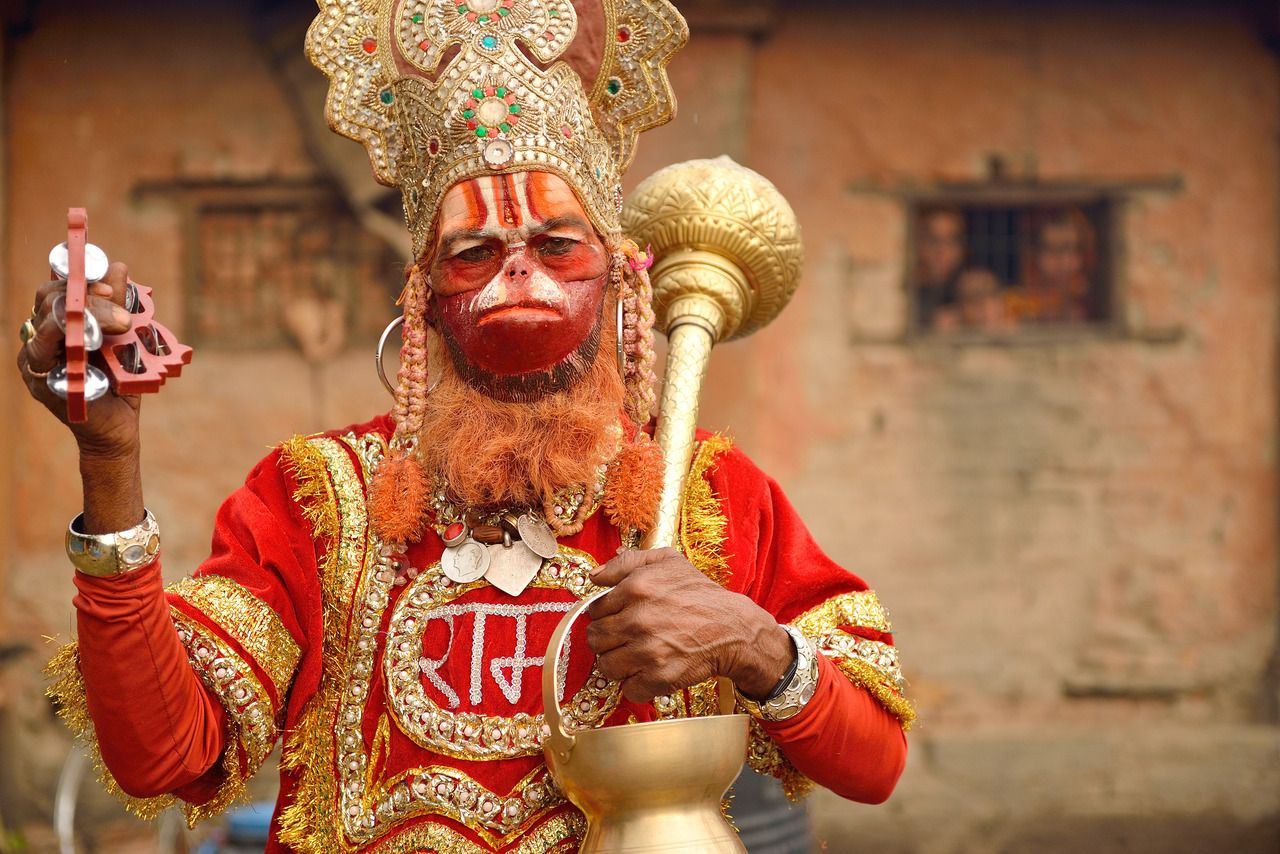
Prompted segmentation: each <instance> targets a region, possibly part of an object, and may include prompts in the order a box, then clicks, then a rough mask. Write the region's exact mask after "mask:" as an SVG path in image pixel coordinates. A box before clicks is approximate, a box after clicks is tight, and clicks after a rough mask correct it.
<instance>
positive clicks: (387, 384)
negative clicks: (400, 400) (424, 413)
mask: <svg viewBox="0 0 1280 854" xmlns="http://www.w3.org/2000/svg"><path fill="white" fill-rule="evenodd" d="M403 325H404V315H403V314H402V315H400V316H399V317H397V318H396V319H395V320H393V321H391V322H390V323H388V324H387V328H386V329H384V330H382V337H381V338H379V339H378V350H377V352H376V353H375V354H374V357H373V363H374V366H375V367H377V369H378V379H380V380H382V387H383V388H385V389H386V390H387V392H388V393H389V394H390V395H391V396H392V397H395V396H396V388H395V386H393V385H392V384H391V381H390V380H388V379H387V371H386V368H384V367H383V365H382V356H383V351H385V350H386V349H387V339H388V338H390V337H391V333H392V332H395V331H396V329H397V328H399V327H400V326H403Z"/></svg>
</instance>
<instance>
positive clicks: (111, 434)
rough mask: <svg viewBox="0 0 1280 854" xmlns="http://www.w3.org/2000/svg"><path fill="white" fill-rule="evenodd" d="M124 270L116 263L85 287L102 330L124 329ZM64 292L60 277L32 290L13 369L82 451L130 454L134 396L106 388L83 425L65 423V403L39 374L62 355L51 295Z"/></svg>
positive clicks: (134, 446) (134, 439) (117, 331)
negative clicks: (29, 326) (31, 328)
mask: <svg viewBox="0 0 1280 854" xmlns="http://www.w3.org/2000/svg"><path fill="white" fill-rule="evenodd" d="M128 281H129V269H128V267H126V266H125V265H124V264H122V263H120V262H116V263H114V264H112V265H111V267H110V268H109V269H108V271H107V275H106V277H105V278H103V279H102V281H100V282H97V283H95V284H92V285H90V286H89V298H88V300H87V302H86V306H85V308H86V310H87V311H90V312H92V313H93V316H94V317H95V318H96V319H97V321H98V325H99V326H101V327H102V332H103V334H105V335H119V334H121V333H123V332H128V331H129V327H130V324H131V316H130V314H129V312H127V311H125V308H124V301H125V289H126V287H127V285H128ZM66 292H67V284H66V282H57V281H54V282H45V283H44V284H42V285H40V287H39V288H37V289H36V293H35V300H34V302H33V305H34V306H35V313H34V314H33V316H32V318H31V322H32V323H33V324H34V325H35V328H36V334H35V337H34V338H32V339H31V340H30V341H28V342H27V344H26V346H25V347H23V348H22V349H21V350H20V351H19V352H18V370H19V371H21V372H22V379H23V381H24V382H25V383H26V385H27V390H28V391H29V392H30V393H31V396H32V397H34V398H35V399H36V400H38V401H40V402H41V403H42V404H44V406H45V408H47V409H48V410H49V411H50V412H52V413H53V414H54V416H55V417H57V419H58V420H59V421H61V422H62V423H63V424H67V426H68V427H69V428H70V429H71V432H72V433H73V434H74V435H75V437H76V442H77V443H78V444H79V445H80V451H81V453H82V454H87V455H90V456H95V457H119V456H125V455H128V454H131V453H136V451H137V447H138V406H139V398H138V397H137V396H129V397H120V396H118V395H117V394H116V393H115V392H114V391H111V392H108V393H107V394H105V395H103V396H102V397H101V398H99V399H98V400H95V401H93V402H92V403H91V404H90V405H89V418H88V420H87V421H85V422H84V423H83V424H69V423H68V422H67V402H66V401H65V400H63V399H62V398H60V397H58V396H57V395H56V394H54V393H53V391H52V390H50V388H49V385H48V383H47V382H45V379H44V376H43V375H44V374H47V373H48V372H49V371H51V370H53V369H54V368H56V367H58V365H60V364H61V363H62V361H63V359H64V358H65V357H64V355H63V339H64V335H63V332H62V329H61V328H60V327H59V326H58V322H57V320H56V319H55V318H54V316H53V304H54V301H55V299H56V298H57V297H58V296H60V295H64V294H66Z"/></svg>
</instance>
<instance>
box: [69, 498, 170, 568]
mask: <svg viewBox="0 0 1280 854" xmlns="http://www.w3.org/2000/svg"><path fill="white" fill-rule="evenodd" d="M144 513H145V514H146V515H145V516H143V518H142V521H141V522H140V523H138V524H137V525H134V526H133V527H132V528H127V529H125V530H123V531H116V532H115V533H113V534H86V533H83V532H82V531H80V530H78V529H79V528H81V527H83V523H84V514H83V513H81V514H80V515H79V516H77V517H76V518H74V519H72V520H71V524H70V525H68V526H67V557H68V558H70V559H71V563H72V565H74V566H75V568H76V569H77V570H79V571H80V572H83V573H84V574H85V575H92V576H94V577H95V578H110V577H111V576H113V575H122V574H124V573H126V572H134V571H136V570H139V569H145V568H146V567H148V566H151V564H153V563H155V561H156V558H157V557H158V556H159V554H160V525H159V523H157V522H156V517H155V516H152V515H151V511H150V510H145V511H144Z"/></svg>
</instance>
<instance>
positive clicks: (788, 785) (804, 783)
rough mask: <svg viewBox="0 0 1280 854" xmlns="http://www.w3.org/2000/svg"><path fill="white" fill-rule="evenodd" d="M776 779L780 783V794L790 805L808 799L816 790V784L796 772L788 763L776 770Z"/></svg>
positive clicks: (794, 767)
mask: <svg viewBox="0 0 1280 854" xmlns="http://www.w3.org/2000/svg"><path fill="white" fill-rule="evenodd" d="M777 777H778V779H779V780H780V781H781V782H782V792H783V794H785V795H786V796H787V800H789V801H791V803H793V804H795V803H799V802H800V801H802V800H804V799H805V798H806V797H808V795H809V793H810V792H812V791H813V790H814V789H815V788H816V784H815V783H814V782H813V781H812V780H810V779H809V778H808V777H806V776H805V775H803V774H801V773H800V772H799V771H797V770H796V766H794V765H792V764H791V762H790V761H787V762H784V763H783V764H782V766H781V767H780V768H779V769H778V773H777Z"/></svg>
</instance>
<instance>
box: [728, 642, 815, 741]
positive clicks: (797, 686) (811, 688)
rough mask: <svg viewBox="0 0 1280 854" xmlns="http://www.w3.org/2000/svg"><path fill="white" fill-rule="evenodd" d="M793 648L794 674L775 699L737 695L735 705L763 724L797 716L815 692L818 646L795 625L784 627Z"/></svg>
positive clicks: (739, 693)
mask: <svg viewBox="0 0 1280 854" xmlns="http://www.w3.org/2000/svg"><path fill="white" fill-rule="evenodd" d="M782 628H783V630H785V631H786V633H787V634H789V635H790V636H791V642H792V643H793V644H795V648H796V672H795V674H794V675H793V676H792V677H791V681H790V682H788V683H787V685H786V686H785V687H784V688H783V689H782V692H781V693H780V694H778V696H776V697H774V698H773V699H772V700H770V701H768V702H767V703H759V702H756V701H755V700H752V699H750V698H748V697H746V696H744V695H743V694H742V692H741V691H739V692H738V703H739V704H740V705H741V706H742V707H743V708H744V709H746V710H747V712H748V713H749V714H750V715H752V716H753V717H756V718H759V719H760V720H765V721H785V720H787V719H788V718H793V717H795V716H796V715H798V714H800V711H801V710H802V709H804V707H805V706H806V705H808V703H809V701H810V700H812V699H813V694H814V692H815V691H816V690H817V689H818V672H819V671H818V655H819V653H818V646H817V644H815V643H814V642H813V639H812V638H808V637H805V635H804V633H803V632H801V631H800V630H799V629H797V628H796V627H795V626H787V625H784V626H783V627H782Z"/></svg>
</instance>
